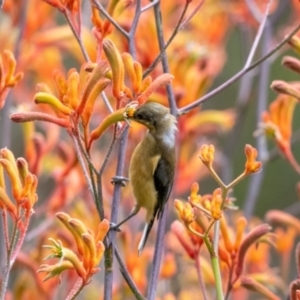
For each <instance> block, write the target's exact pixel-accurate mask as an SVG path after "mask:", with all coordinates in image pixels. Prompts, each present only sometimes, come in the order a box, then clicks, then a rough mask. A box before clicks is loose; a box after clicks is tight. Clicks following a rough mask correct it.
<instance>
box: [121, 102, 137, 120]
mask: <svg viewBox="0 0 300 300" xmlns="http://www.w3.org/2000/svg"><path fill="white" fill-rule="evenodd" d="M138 106H139V103H138V102H137V101H131V102H130V103H128V104H127V105H126V107H125V112H124V118H132V117H133V114H134V113H135V111H136V109H137V107H138Z"/></svg>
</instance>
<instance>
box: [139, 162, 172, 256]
mask: <svg viewBox="0 0 300 300" xmlns="http://www.w3.org/2000/svg"><path fill="white" fill-rule="evenodd" d="M170 172H174V170H173V169H172V167H171V165H170V164H169V163H168V161H166V160H165V159H163V158H160V159H159V161H158V163H157V166H156V169H155V171H154V175H153V177H154V185H155V189H156V191H157V204H156V206H155V208H154V212H153V216H152V218H151V220H150V221H149V222H148V223H147V224H146V226H145V228H144V231H143V235H142V238H141V241H140V243H139V246H138V251H139V255H140V254H141V253H142V251H143V249H144V247H145V244H146V241H147V239H148V236H149V233H150V231H151V228H152V226H153V223H154V220H155V218H156V216H157V218H159V217H160V216H161V213H162V212H163V209H164V207H165V204H166V203H167V201H168V199H169V196H170V193H171V190H172V186H173V174H171V175H172V176H170ZM167 174H168V176H167ZM170 178H171V179H170Z"/></svg>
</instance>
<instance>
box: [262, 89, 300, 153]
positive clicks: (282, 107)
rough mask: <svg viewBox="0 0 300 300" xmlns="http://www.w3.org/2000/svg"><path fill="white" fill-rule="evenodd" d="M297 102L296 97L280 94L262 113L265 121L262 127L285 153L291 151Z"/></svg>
mask: <svg viewBox="0 0 300 300" xmlns="http://www.w3.org/2000/svg"><path fill="white" fill-rule="evenodd" d="M296 103H297V102H296V99H295V98H294V97H291V96H288V95H283V94H280V95H279V96H278V97H277V98H276V99H275V100H274V101H273V102H272V103H271V105H270V106H269V111H267V112H264V113H263V115H262V120H263V123H261V124H260V127H261V128H262V129H263V130H264V132H265V133H266V135H268V136H270V137H272V138H274V139H275V141H276V143H277V145H278V147H279V149H280V150H281V151H282V152H283V154H285V153H286V151H290V142H291V135H292V120H293V113H294V109H295V106H296Z"/></svg>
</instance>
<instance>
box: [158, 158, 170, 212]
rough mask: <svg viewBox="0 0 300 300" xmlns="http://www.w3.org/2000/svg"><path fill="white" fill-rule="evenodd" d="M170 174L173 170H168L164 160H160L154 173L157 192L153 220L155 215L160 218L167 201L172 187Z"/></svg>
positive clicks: (168, 167) (168, 166)
mask: <svg viewBox="0 0 300 300" xmlns="http://www.w3.org/2000/svg"><path fill="white" fill-rule="evenodd" d="M170 172H173V170H170V165H169V164H168V162H167V161H166V160H165V159H163V158H161V159H160V160H159V161H158V164H157V167H156V170H155V172H154V185H155V189H156V191H157V205H156V208H155V212H154V218H155V216H156V214H157V216H158V217H159V216H160V214H161V212H162V211H163V209H164V207H165V204H166V203H167V201H168V199H169V196H170V193H171V190H172V186H173V176H170Z"/></svg>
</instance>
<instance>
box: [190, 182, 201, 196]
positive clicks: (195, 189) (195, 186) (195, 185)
mask: <svg viewBox="0 0 300 300" xmlns="http://www.w3.org/2000/svg"><path fill="white" fill-rule="evenodd" d="M198 192H199V184H198V182H194V183H193V184H192V186H191V195H197V194H198Z"/></svg>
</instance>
